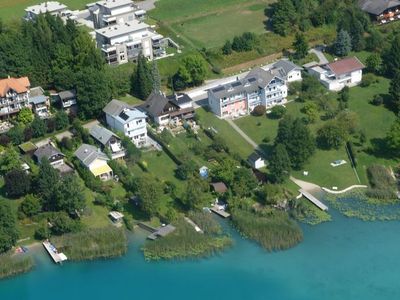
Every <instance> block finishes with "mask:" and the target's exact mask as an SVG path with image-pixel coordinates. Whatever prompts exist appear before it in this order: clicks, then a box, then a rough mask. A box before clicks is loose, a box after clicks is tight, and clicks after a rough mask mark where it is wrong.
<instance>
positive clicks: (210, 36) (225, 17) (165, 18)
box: [149, 0, 274, 48]
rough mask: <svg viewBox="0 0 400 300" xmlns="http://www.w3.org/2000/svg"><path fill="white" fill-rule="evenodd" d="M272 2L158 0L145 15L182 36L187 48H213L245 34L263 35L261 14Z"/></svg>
mask: <svg viewBox="0 0 400 300" xmlns="http://www.w3.org/2000/svg"><path fill="white" fill-rule="evenodd" d="M272 2H274V1H272V0H268V1H261V0H252V1H246V0H217V1H212V0H197V1H185V0H160V1H158V2H156V9H154V10H152V11H150V12H149V15H150V16H151V17H152V18H154V19H156V20H158V21H160V22H162V23H163V24H164V25H166V26H168V27H170V28H171V30H172V31H175V32H176V33H177V34H179V35H182V36H184V38H185V39H186V40H189V41H190V42H188V43H189V44H191V46H194V47H196V48H203V47H205V48H213V47H217V46H221V45H222V44H223V43H224V42H225V41H226V40H227V39H231V38H233V37H234V36H235V35H240V34H242V33H243V32H245V31H251V32H254V33H257V34H262V33H265V32H266V28H265V23H264V22H265V20H266V16H265V13H264V10H265V8H266V6H267V4H268V3H272ZM171 8H176V9H171Z"/></svg>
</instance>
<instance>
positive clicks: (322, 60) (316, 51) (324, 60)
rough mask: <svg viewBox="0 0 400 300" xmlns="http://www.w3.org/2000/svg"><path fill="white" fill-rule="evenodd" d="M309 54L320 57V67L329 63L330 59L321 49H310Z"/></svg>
mask: <svg viewBox="0 0 400 300" xmlns="http://www.w3.org/2000/svg"><path fill="white" fill-rule="evenodd" d="M308 52H309V53H314V54H315V55H316V56H317V57H318V59H319V64H320V65H325V64H327V63H329V61H328V59H327V58H326V57H325V54H324V53H323V52H322V51H321V50H320V49H319V48H313V49H310V50H309V51H308Z"/></svg>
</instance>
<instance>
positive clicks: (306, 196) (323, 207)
mask: <svg viewBox="0 0 400 300" xmlns="http://www.w3.org/2000/svg"><path fill="white" fill-rule="evenodd" d="M299 192H300V193H301V194H302V195H303V196H304V197H305V198H307V199H308V200H310V201H311V202H312V203H313V204H314V205H315V206H317V207H318V208H319V209H321V210H323V211H326V210H328V206H326V205H325V204H324V203H322V202H321V201H319V200H318V199H317V198H316V197H314V196H313V195H311V194H310V193H309V192H307V191H305V190H303V189H300V190H299Z"/></svg>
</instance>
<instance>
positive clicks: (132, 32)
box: [95, 19, 167, 64]
mask: <svg viewBox="0 0 400 300" xmlns="http://www.w3.org/2000/svg"><path fill="white" fill-rule="evenodd" d="M95 33H96V43H97V47H98V48H99V49H100V50H101V52H102V54H103V55H104V57H105V59H106V62H107V63H108V64H123V63H127V62H128V61H130V60H135V59H136V58H137V57H138V55H139V53H141V54H142V55H143V56H144V57H147V58H149V59H153V58H154V57H162V56H165V55H166V52H165V45H166V43H167V41H166V40H165V39H164V37H163V36H162V35H160V34H158V33H157V32H155V31H154V29H152V27H151V26H150V25H148V24H146V23H143V22H141V21H139V20H136V19H134V20H132V21H128V22H126V23H122V24H115V25H112V26H108V27H104V28H101V29H97V30H95Z"/></svg>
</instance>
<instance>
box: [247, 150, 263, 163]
mask: <svg viewBox="0 0 400 300" xmlns="http://www.w3.org/2000/svg"><path fill="white" fill-rule="evenodd" d="M259 159H262V158H261V156H260V155H258V154H257V153H256V152H253V153H252V154H251V155H250V156H249V158H248V160H249V162H253V163H254V162H256V161H257V160H259Z"/></svg>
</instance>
